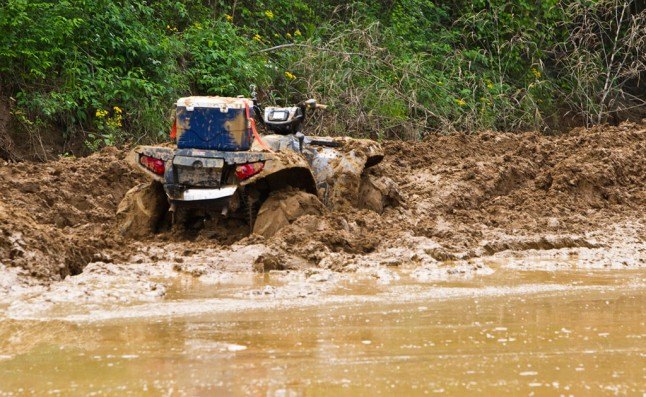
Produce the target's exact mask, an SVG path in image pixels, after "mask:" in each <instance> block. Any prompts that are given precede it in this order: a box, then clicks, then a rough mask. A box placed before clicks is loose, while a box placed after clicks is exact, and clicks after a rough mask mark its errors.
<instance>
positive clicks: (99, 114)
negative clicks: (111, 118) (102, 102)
mask: <svg viewBox="0 0 646 397" xmlns="http://www.w3.org/2000/svg"><path fill="white" fill-rule="evenodd" d="M94 115H95V116H96V117H98V118H100V119H102V118H104V117H105V116H107V115H108V111H107V110H102V109H97V111H96V113H95V114H94Z"/></svg>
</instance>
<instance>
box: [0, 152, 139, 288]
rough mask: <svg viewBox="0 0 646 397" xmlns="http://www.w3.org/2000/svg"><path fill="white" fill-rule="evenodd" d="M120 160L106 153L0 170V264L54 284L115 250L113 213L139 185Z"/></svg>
mask: <svg viewBox="0 0 646 397" xmlns="http://www.w3.org/2000/svg"><path fill="white" fill-rule="evenodd" d="M124 158H125V153H124V152H122V151H118V150H117V149H114V148H107V149H104V150H103V151H101V152H99V153H96V154H94V155H92V156H89V157H85V158H78V159H77V158H61V159H59V160H57V161H52V162H47V163H29V162H22V163H12V164H9V163H5V164H3V165H0V262H2V263H3V264H5V265H7V266H11V267H19V268H21V269H23V271H24V272H25V273H26V274H28V275H30V276H33V277H36V278H40V279H42V280H57V279H60V278H63V277H65V276H67V275H70V274H78V273H80V272H81V271H82V269H83V268H84V267H85V265H86V264H87V263H88V262H90V261H92V260H97V259H100V257H101V256H102V255H101V252H102V251H104V250H109V249H113V248H119V245H120V243H119V237H118V236H117V235H115V233H114V219H115V210H116V207H117V205H118V203H119V202H120V201H121V199H122V198H123V196H124V194H125V192H126V191H127V190H128V189H130V188H131V187H132V186H133V185H136V184H137V183H138V182H141V180H140V179H141V178H140V176H139V175H138V174H136V173H135V172H133V171H132V170H131V169H130V167H129V166H128V165H127V164H126V162H125V160H124ZM114 253H116V254H117V255H118V254H119V250H118V249H117V250H115V251H114Z"/></svg>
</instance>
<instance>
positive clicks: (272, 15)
mask: <svg viewBox="0 0 646 397" xmlns="http://www.w3.org/2000/svg"><path fill="white" fill-rule="evenodd" d="M265 16H266V17H267V18H269V19H274V13H273V12H271V11H269V10H267V11H265Z"/></svg>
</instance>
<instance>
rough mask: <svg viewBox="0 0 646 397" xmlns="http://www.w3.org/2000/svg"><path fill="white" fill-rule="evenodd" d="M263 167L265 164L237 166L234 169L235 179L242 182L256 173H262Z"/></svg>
mask: <svg viewBox="0 0 646 397" xmlns="http://www.w3.org/2000/svg"><path fill="white" fill-rule="evenodd" d="M264 167H265V163H263V162H257V163H249V164H242V165H239V166H237V167H236V178H238V179H240V180H241V181H242V180H244V179H247V178H249V177H251V176H253V175H256V174H257V173H259V172H260V171H262V169H263V168H264Z"/></svg>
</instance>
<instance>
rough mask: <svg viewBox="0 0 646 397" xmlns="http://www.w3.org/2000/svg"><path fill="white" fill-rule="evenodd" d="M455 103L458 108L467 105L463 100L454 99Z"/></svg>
mask: <svg viewBox="0 0 646 397" xmlns="http://www.w3.org/2000/svg"><path fill="white" fill-rule="evenodd" d="M455 103H457V104H458V106H464V105H466V104H467V103H466V102H465V101H464V100H463V99H456V100H455Z"/></svg>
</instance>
